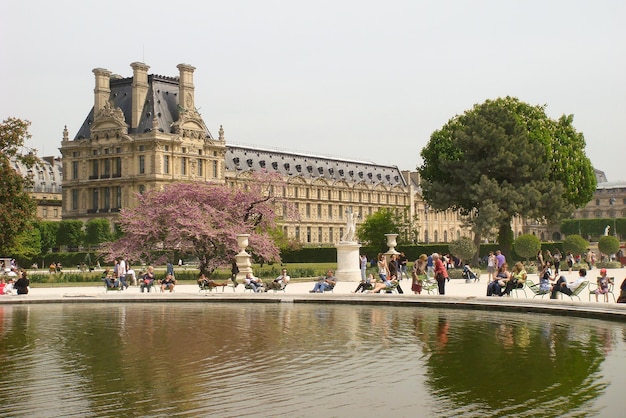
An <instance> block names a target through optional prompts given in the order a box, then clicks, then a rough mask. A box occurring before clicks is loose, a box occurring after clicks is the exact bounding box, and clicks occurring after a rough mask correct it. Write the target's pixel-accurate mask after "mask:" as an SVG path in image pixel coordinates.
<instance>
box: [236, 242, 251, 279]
mask: <svg viewBox="0 0 626 418" xmlns="http://www.w3.org/2000/svg"><path fill="white" fill-rule="evenodd" d="M249 236H250V234H239V235H237V247H239V253H237V255H236V256H235V261H236V263H237V267H239V273H237V280H239V281H241V280H243V279H245V278H246V274H248V273H252V256H251V255H250V254H248V253H247V252H246V247H248V237H249Z"/></svg>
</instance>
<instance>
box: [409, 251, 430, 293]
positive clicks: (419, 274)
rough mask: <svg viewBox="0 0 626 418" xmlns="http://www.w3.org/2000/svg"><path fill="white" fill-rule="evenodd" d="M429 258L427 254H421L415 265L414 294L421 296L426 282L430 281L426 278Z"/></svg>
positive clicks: (412, 285) (412, 288) (412, 284)
mask: <svg viewBox="0 0 626 418" xmlns="http://www.w3.org/2000/svg"><path fill="white" fill-rule="evenodd" d="M427 260H428V257H427V256H426V254H421V255H420V256H419V258H418V259H417V260H415V263H413V274H412V277H413V282H412V283H411V290H412V291H413V293H414V294H416V295H419V294H421V293H422V288H423V285H424V280H428V277H427V276H426V262H427Z"/></svg>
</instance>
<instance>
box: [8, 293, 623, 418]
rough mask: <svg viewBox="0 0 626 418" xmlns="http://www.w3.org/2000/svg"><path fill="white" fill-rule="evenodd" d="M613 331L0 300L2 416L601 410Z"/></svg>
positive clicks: (415, 314) (494, 316) (449, 317)
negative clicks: (2, 302)
mask: <svg viewBox="0 0 626 418" xmlns="http://www.w3.org/2000/svg"><path fill="white" fill-rule="evenodd" d="M624 335H626V332H625V330H624V324H619V323H611V322H608V323H603V322H602V321H598V320H587V319H580V318H568V317H562V316H558V317H556V316H555V317H551V316H546V315H533V314H526V315H520V314H504V313H488V312H482V311H476V312H475V311H465V310H463V311H460V310H439V309H433V308H430V309H427V308H426V309H425V308H407V307H382V306H380V307H379V306H328V305H308V304H307V305H290V304H241V305H234V304H206V303H204V304H203V303H186V304H165V303H164V304H129V305H122V304H120V305H117V304H94V305H82V304H81V305H76V304H66V305H46V306H41V305H24V306H0V355H1V356H2V359H3V372H2V374H1V375H0V376H1V377H0V383H1V387H3V388H5V389H8V390H9V391H10V393H11V394H12V395H11V396H2V397H0V415H3V416H5V415H11V416H16V415H18V416H65V415H71V414H74V415H83V416H103V415H118V416H122V415H123V416H166V415H175V416H209V415H215V416H253V415H254V416H259V415H261V416H279V415H283V416H348V415H350V416H353V415H355V414H358V415H359V416H381V415H387V416H406V415H411V416H414V415H422V416H476V417H478V416H487V415H489V416H542V417H546V416H564V415H576V416H611V412H612V411H621V408H619V406H620V404H619V403H618V402H619V399H620V398H619V396H620V394H619V393H618V391H612V390H611V388H612V387H613V386H614V385H616V384H617V385H619V384H621V383H623V378H622V377H621V376H624V375H625V374H626V373H625V371H626V362H625V361H624V360H626V347H625V344H624ZM605 363H608V364H612V365H613V366H612V367H610V368H607V367H603V365H604V364H605ZM5 392H6V391H5Z"/></svg>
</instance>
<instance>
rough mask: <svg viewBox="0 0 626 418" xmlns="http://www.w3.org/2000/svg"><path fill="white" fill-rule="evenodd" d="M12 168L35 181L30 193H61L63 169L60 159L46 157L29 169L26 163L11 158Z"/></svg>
mask: <svg viewBox="0 0 626 418" xmlns="http://www.w3.org/2000/svg"><path fill="white" fill-rule="evenodd" d="M10 161H11V167H13V169H14V170H15V171H17V172H18V173H19V174H20V175H22V176H24V177H28V176H29V177H30V178H31V179H32V180H33V186H32V188H30V189H29V191H33V192H36V193H61V182H62V181H63V168H62V164H61V158H60V157H44V158H43V159H40V160H39V162H38V163H36V164H35V165H33V166H32V167H30V168H28V167H27V166H26V165H25V164H24V163H22V162H21V161H19V160H17V159H16V158H14V157H12V158H11V160H10Z"/></svg>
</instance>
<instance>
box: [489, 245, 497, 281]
mask: <svg viewBox="0 0 626 418" xmlns="http://www.w3.org/2000/svg"><path fill="white" fill-rule="evenodd" d="M497 262H498V261H497V260H496V256H495V254H494V253H493V251H489V257H487V273H488V275H489V280H487V283H491V281H492V280H493V275H494V273H495V272H496V263H497Z"/></svg>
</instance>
